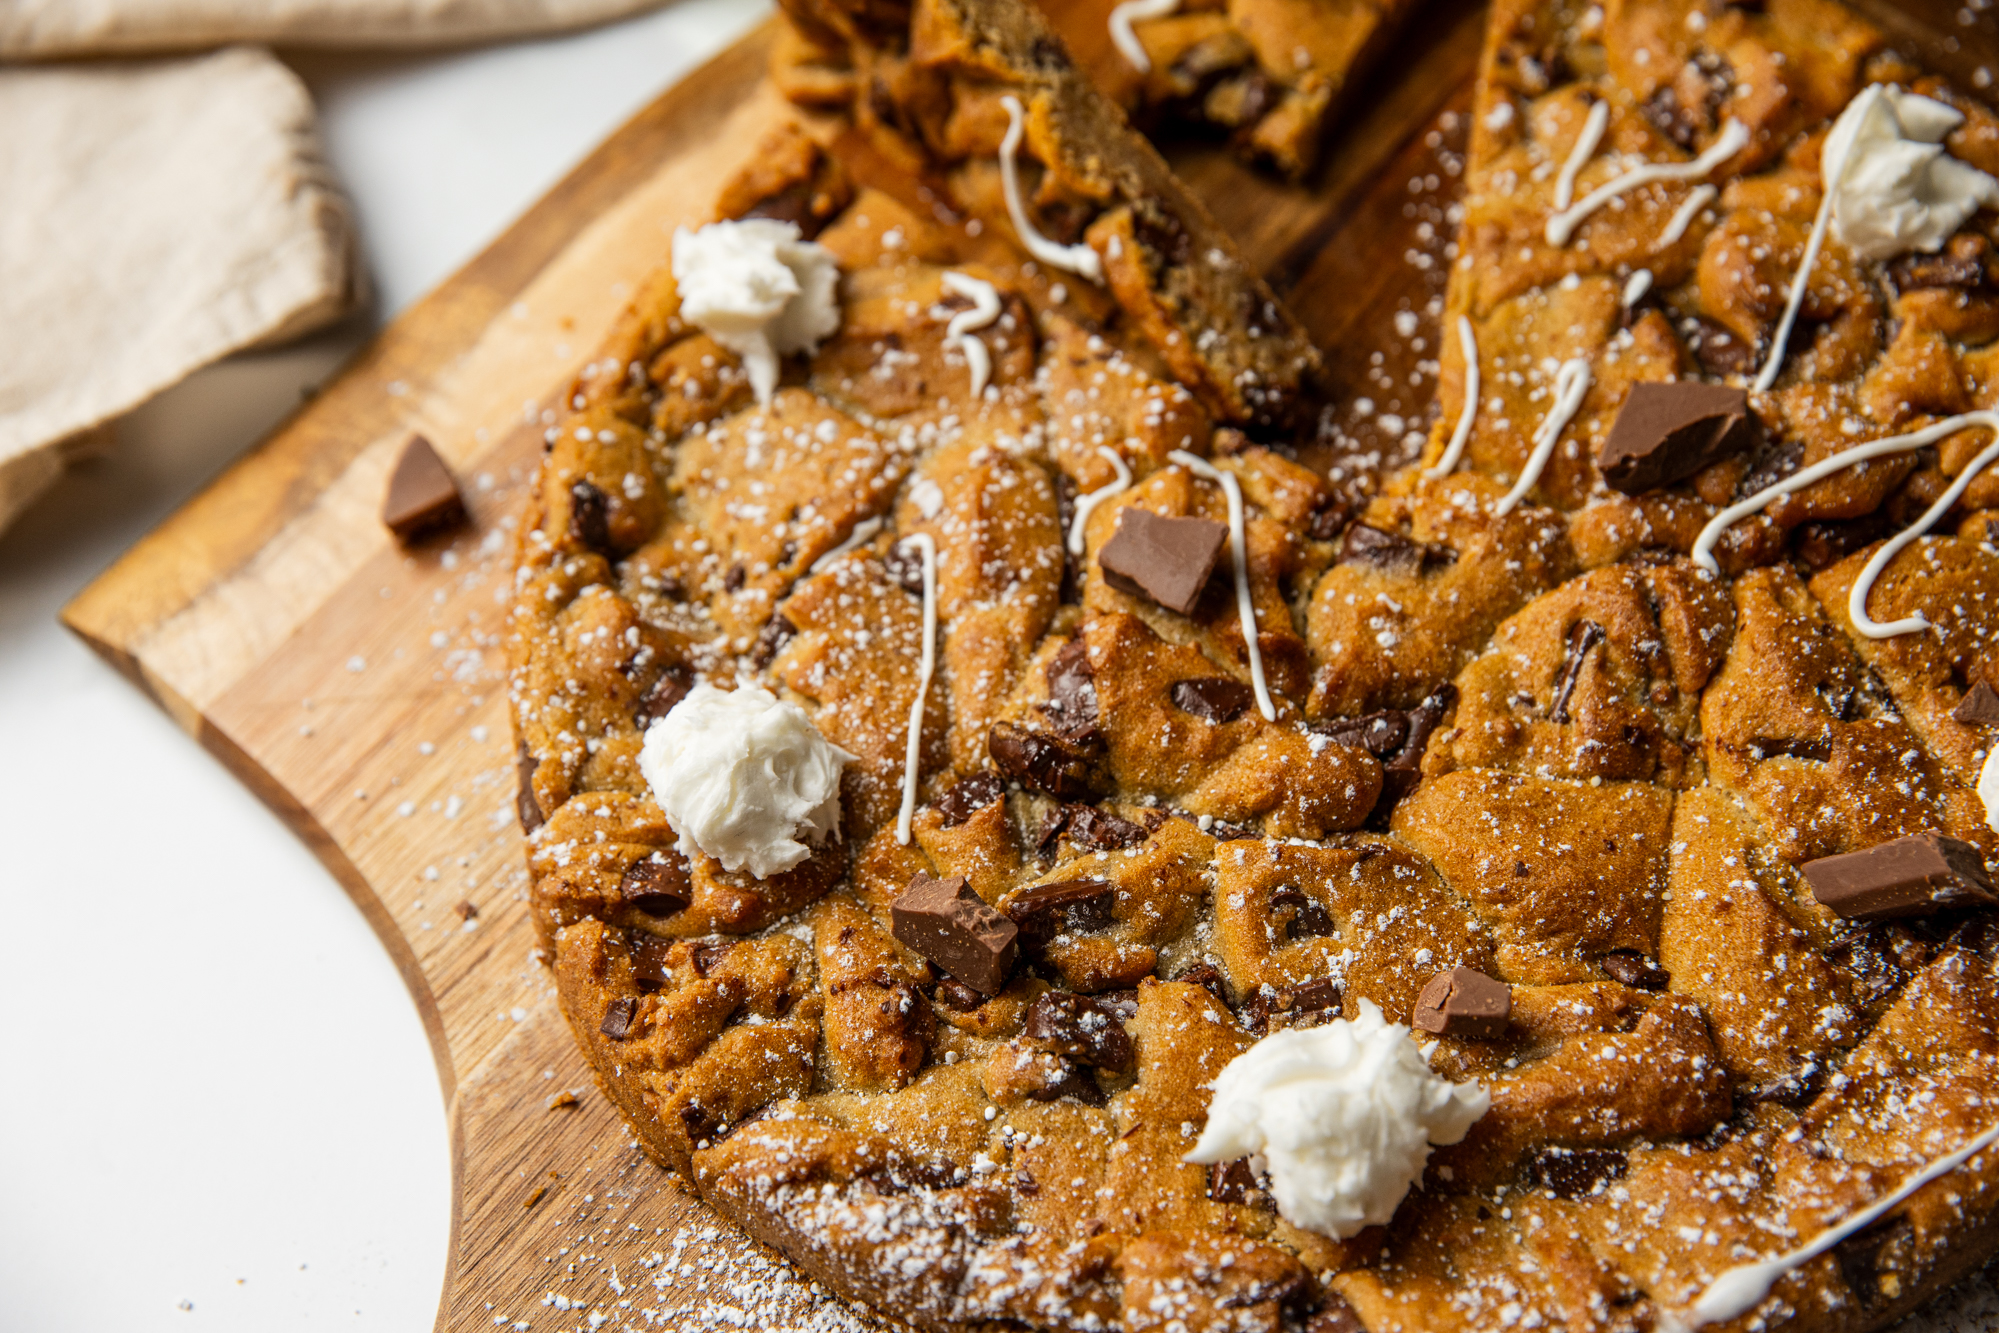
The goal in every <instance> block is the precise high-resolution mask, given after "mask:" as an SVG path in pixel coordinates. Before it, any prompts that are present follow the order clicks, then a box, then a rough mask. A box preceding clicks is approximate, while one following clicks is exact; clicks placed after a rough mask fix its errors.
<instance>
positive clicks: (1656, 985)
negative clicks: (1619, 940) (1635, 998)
mask: <svg viewBox="0 0 1999 1333" xmlns="http://www.w3.org/2000/svg"><path fill="white" fill-rule="evenodd" d="M1599 961H1601V962H1602V964H1603V970H1604V971H1605V972H1607V973H1609V974H1610V977H1611V979H1612V980H1613V981H1619V982H1622V983H1623V984H1625V985H1627V986H1630V987H1631V988H1632V989H1634V990H1664V989H1666V986H1667V983H1669V982H1670V981H1671V980H1672V978H1671V977H1670V976H1669V975H1668V974H1667V972H1666V969H1665V968H1663V967H1660V966H1659V965H1658V964H1657V963H1655V962H1653V961H1652V960H1651V959H1650V958H1647V957H1646V956H1645V955H1644V954H1642V953H1639V952H1638V951H1637V950H1636V949H1613V950H1611V951H1610V952H1609V953H1607V954H1605V955H1604V956H1603V957H1602V959H1601V960H1599Z"/></svg>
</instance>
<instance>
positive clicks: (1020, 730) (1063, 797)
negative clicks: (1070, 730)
mask: <svg viewBox="0 0 1999 1333" xmlns="http://www.w3.org/2000/svg"><path fill="white" fill-rule="evenodd" d="M986 749H987V751H988V752H989V753H990V754H991V755H992V758H993V765H994V767H996V768H998V769H999V771H1000V772H1002V773H1004V774H1006V775H1007V776H1008V777H1010V778H1012V779H1014V780H1015V781H1016V782H1019V783H1021V784H1023V785H1025V786H1028V787H1031V788H1033V789H1034V790H1036V791H1040V792H1045V793H1047V794H1048V795H1050V796H1053V797H1054V798H1055V799H1056V800H1058V801H1077V800H1082V799H1084V798H1085V797H1087V796H1089V795H1090V794H1091V793H1092V792H1093V791H1094V790H1095V788H1096V781H1095V779H1094V777H1093V776H1092V774H1091V772H1090V766H1089V762H1088V761H1087V760H1086V759H1085V758H1084V757H1083V756H1082V755H1079V754H1077V753H1075V752H1074V751H1073V750H1070V749H1069V748H1067V747H1066V746H1064V745H1062V744H1061V743H1059V742H1058V741H1056V740H1055V739H1054V738H1053V737H1051V736H1047V735H1044V734H1043V733H1041V732H1035V731H1029V730H1028V729H1027V728H1025V727H1018V726H1015V725H1014V724H1013V723H1011V722H999V723H995V724H994V725H993V729H992V731H991V732H990V733H988V735H987V737H986Z"/></svg>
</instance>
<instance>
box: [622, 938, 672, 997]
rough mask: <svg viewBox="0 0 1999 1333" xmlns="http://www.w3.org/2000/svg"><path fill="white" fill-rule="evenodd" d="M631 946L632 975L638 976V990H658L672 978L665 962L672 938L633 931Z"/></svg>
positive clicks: (669, 952) (669, 968) (670, 951)
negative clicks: (665, 938)
mask: <svg viewBox="0 0 1999 1333" xmlns="http://www.w3.org/2000/svg"><path fill="white" fill-rule="evenodd" d="M631 948H632V975H633V976H634V977H636V978H638V983H639V989H640V990H658V989H659V988H660V987H661V986H664V985H665V984H666V983H667V982H669V981H671V980H672V979H673V969H672V967H670V966H669V965H668V962H667V959H668V956H669V955H670V954H671V953H672V952H673V941H672V940H663V939H660V938H659V937H658V936H656V935H646V934H643V933H639V932H634V934H633V940H632V946H631Z"/></svg>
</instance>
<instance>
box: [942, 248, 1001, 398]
mask: <svg viewBox="0 0 1999 1333" xmlns="http://www.w3.org/2000/svg"><path fill="white" fill-rule="evenodd" d="M943 285H944V290H945V291H947V292H950V293H951V294H952V295H954V296H962V297H964V298H965V299H966V300H968V301H970V302H971V303H972V308H971V309H970V310H960V311H959V312H958V313H957V314H955V315H953V316H951V322H950V323H949V324H946V325H945V326H944V340H945V341H946V342H948V343H954V344H956V346H957V348H958V350H959V352H961V353H963V354H964V357H965V365H966V367H967V368H969V369H970V370H971V372H972V397H974V398H977V397H978V396H979V395H980V394H982V393H984V392H985V391H986V381H987V380H989V379H991V378H992V374H993V358H992V354H991V353H990V352H988V351H986V345H985V344H984V343H983V342H980V341H979V340H978V339H977V338H975V337H973V336H972V335H973V334H974V333H975V332H977V331H978V330H979V329H983V328H985V327H987V326H988V325H990V324H991V323H992V322H993V321H994V320H996V319H998V318H999V316H1000V298H999V289H998V288H996V287H994V286H993V285H992V284H991V283H990V282H987V281H986V280H985V279H984V278H975V277H973V276H972V275H971V274H969V273H959V272H957V271H955V270H954V271H952V272H949V273H946V274H945V275H944V279H943Z"/></svg>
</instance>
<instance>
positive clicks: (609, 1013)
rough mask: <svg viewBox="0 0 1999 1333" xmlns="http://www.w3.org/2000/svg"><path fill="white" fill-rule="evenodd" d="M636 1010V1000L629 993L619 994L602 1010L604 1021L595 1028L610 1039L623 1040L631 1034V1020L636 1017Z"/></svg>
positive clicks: (637, 1009)
mask: <svg viewBox="0 0 1999 1333" xmlns="http://www.w3.org/2000/svg"><path fill="white" fill-rule="evenodd" d="M638 1012H639V1002H638V1001H637V1000H635V999H633V998H632V997H631V996H629V995H620V996H619V997H618V998H617V999H615V1000H613V1001H611V1007H610V1008H608V1009H606V1010H605V1011H604V1021H603V1022H602V1023H599V1024H598V1025H597V1030H598V1031H599V1032H601V1033H603V1034H604V1035H605V1036H607V1037H609V1038H610V1039H611V1040H612V1041H623V1040H624V1039H625V1038H627V1037H629V1036H631V1035H632V1020H634V1019H635V1018H637V1017H638Z"/></svg>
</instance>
